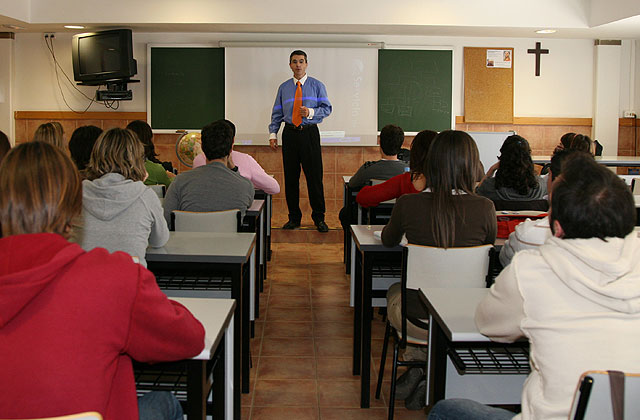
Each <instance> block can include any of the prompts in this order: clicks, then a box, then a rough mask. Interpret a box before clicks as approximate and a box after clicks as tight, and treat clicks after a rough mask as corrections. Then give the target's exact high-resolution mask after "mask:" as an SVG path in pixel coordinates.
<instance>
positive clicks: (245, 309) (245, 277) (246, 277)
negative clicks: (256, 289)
mask: <svg viewBox="0 0 640 420" xmlns="http://www.w3.org/2000/svg"><path fill="white" fill-rule="evenodd" d="M241 271H242V272H241V273H239V274H240V276H241V279H242V302H243V305H242V393H243V394H248V393H249V368H250V366H249V365H250V358H251V353H250V346H249V337H250V334H251V331H250V330H251V316H250V309H251V303H250V302H251V289H252V287H250V285H249V284H247V283H249V282H251V281H252V280H253V279H252V277H253V276H252V275H251V274H252V272H253V267H252V265H251V259H250V260H249V264H244V265H243V266H242V268H241Z"/></svg>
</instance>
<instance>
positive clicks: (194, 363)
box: [186, 360, 208, 420]
mask: <svg viewBox="0 0 640 420" xmlns="http://www.w3.org/2000/svg"><path fill="white" fill-rule="evenodd" d="M187 371H188V374H187V413H186V414H187V418H188V419H189V420H193V419H201V420H204V419H206V416H207V396H208V395H207V394H208V392H207V361H206V360H189V361H188V362H187Z"/></svg>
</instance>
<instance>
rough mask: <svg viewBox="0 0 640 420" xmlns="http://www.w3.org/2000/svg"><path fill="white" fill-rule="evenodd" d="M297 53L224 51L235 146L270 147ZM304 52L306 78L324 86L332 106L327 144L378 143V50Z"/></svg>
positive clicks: (325, 129)
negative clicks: (274, 113)
mask: <svg viewBox="0 0 640 420" xmlns="http://www.w3.org/2000/svg"><path fill="white" fill-rule="evenodd" d="M295 49H296V48H292V47H226V48H225V96H226V97H225V114H226V117H227V119H229V120H231V121H233V122H234V124H235V125H236V128H237V133H236V144H238V145H241V144H245V145H249V144H251V145H266V144H269V141H268V139H269V129H268V126H269V123H270V122H271V109H272V108H273V103H274V100H275V96H276V92H277V90H278V86H280V84H281V83H282V82H284V81H285V80H287V79H288V78H291V77H293V74H292V72H291V69H290V68H289V54H291V51H293V50H295ZM300 49H302V50H303V51H305V52H306V53H307V56H308V60H309V67H308V68H307V74H308V75H309V76H311V77H314V78H316V79H319V80H320V81H322V82H323V83H324V84H325V86H326V87H327V92H328V95H329V100H330V101H331V105H332V106H333V111H332V113H331V115H330V116H329V117H327V118H325V120H324V121H323V122H322V124H320V125H319V128H320V134H321V137H322V144H323V145H345V146H363V145H366V146H372V145H376V143H377V130H376V128H377V104H378V94H377V90H378V49H377V48H364V47H363V48H317V47H314V48H304V47H303V48H300ZM281 133H282V129H281V130H280V132H279V133H278V139H281Z"/></svg>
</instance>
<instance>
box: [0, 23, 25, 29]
mask: <svg viewBox="0 0 640 420" xmlns="http://www.w3.org/2000/svg"><path fill="white" fill-rule="evenodd" d="M2 27H3V28H7V29H13V30H20V29H24V28H23V27H22V26H18V25H12V24H10V23H5V24H4V25H2Z"/></svg>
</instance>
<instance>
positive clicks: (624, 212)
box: [549, 153, 636, 239]
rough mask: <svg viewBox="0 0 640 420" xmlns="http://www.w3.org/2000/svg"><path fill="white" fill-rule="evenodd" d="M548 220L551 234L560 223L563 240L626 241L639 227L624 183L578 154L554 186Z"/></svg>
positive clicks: (570, 160) (563, 167) (568, 163)
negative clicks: (554, 226) (623, 239)
mask: <svg viewBox="0 0 640 420" xmlns="http://www.w3.org/2000/svg"><path fill="white" fill-rule="evenodd" d="M549 218H550V222H551V228H552V230H553V225H554V222H555V221H556V220H557V221H558V222H559V223H560V226H562V230H563V231H564V239H575V238H584V239H588V238H600V239H605V238H611V237H615V238H624V237H625V236H627V235H628V234H629V233H631V232H632V231H633V228H634V226H635V224H636V209H635V203H634V200H633V196H632V195H631V191H630V190H629V187H627V185H626V184H625V183H624V181H623V180H622V179H620V178H619V177H618V176H617V175H616V174H614V173H613V172H611V171H610V170H609V169H607V168H606V167H604V166H602V165H600V164H598V163H596V161H595V160H594V159H593V158H592V157H590V156H587V155H586V154H585V153H576V154H575V155H573V156H571V158H570V159H568V160H567V161H566V162H565V163H564V165H563V166H562V174H561V175H560V177H559V178H558V179H556V181H555V182H554V184H553V190H552V192H551V210H550V214H549Z"/></svg>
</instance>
